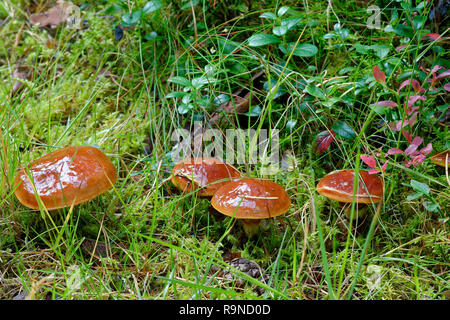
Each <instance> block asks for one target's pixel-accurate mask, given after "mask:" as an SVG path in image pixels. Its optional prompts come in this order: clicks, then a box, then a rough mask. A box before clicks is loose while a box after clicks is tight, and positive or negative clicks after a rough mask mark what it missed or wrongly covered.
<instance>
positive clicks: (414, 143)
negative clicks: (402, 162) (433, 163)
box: [405, 137, 423, 155]
mask: <svg viewBox="0 0 450 320" xmlns="http://www.w3.org/2000/svg"><path fill="white" fill-rule="evenodd" d="M422 142H423V138H421V137H415V138H414V139H413V141H412V142H411V144H410V145H409V147H408V148H406V149H405V154H406V155H411V154H413V153H414V151H416V150H417V148H418V147H419V145H420V144H421V143H422Z"/></svg>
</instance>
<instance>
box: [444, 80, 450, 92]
mask: <svg viewBox="0 0 450 320" xmlns="http://www.w3.org/2000/svg"><path fill="white" fill-rule="evenodd" d="M444 89H445V90H446V91H448V92H450V82H449V83H446V84H445V85H444Z"/></svg>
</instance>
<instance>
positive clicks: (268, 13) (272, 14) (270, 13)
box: [259, 12, 277, 20]
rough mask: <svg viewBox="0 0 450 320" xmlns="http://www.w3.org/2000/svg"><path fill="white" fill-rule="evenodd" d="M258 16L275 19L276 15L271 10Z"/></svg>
mask: <svg viewBox="0 0 450 320" xmlns="http://www.w3.org/2000/svg"><path fill="white" fill-rule="evenodd" d="M259 17H260V18H266V19H270V20H276V19H277V16H276V15H275V13H273V12H264V13H263V14H262V15H260V16H259Z"/></svg>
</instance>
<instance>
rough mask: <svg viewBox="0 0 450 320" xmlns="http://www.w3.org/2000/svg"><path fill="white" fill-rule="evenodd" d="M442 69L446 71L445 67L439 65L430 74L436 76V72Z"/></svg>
mask: <svg viewBox="0 0 450 320" xmlns="http://www.w3.org/2000/svg"><path fill="white" fill-rule="evenodd" d="M441 69H444V67H443V66H440V65H438V64H437V65H435V66H434V67H433V68H432V69H431V71H430V73H431V74H435V73H436V72H438V71H439V70H441Z"/></svg>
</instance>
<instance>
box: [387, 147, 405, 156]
mask: <svg viewBox="0 0 450 320" xmlns="http://www.w3.org/2000/svg"><path fill="white" fill-rule="evenodd" d="M387 153H388V155H393V154H399V153H403V151H402V150H400V149H398V148H392V149H389V150H388V152H387Z"/></svg>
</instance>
